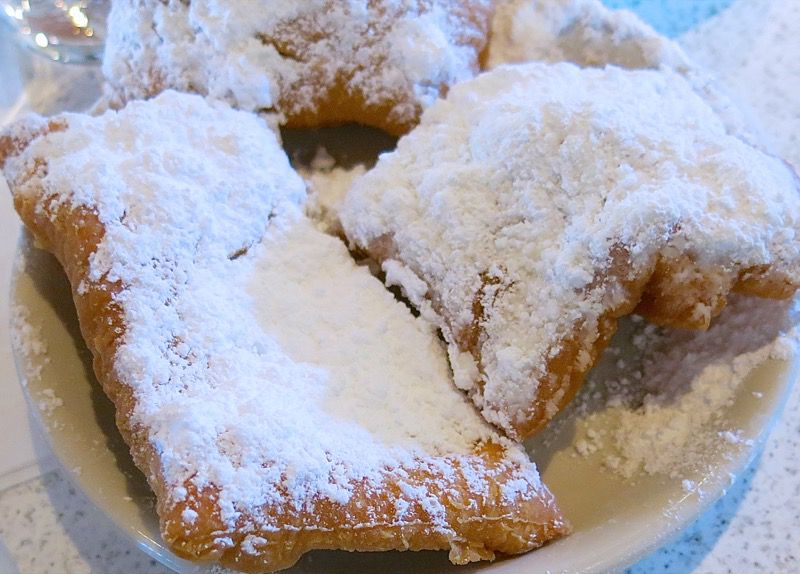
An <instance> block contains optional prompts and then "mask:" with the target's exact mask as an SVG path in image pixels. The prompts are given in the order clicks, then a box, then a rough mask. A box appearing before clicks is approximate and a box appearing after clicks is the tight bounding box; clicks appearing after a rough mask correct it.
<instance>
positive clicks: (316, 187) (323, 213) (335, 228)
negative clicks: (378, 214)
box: [298, 147, 367, 235]
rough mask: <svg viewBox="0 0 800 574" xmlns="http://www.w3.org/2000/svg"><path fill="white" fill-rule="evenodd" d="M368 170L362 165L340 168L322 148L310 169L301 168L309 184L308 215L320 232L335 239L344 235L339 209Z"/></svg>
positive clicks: (301, 173)
mask: <svg viewBox="0 0 800 574" xmlns="http://www.w3.org/2000/svg"><path fill="white" fill-rule="evenodd" d="M366 169H367V168H366V166H364V165H363V164H356V165H354V166H352V167H350V168H345V167H340V166H337V165H336V164H335V160H334V159H333V157H331V155H330V154H329V153H328V152H327V151H326V150H325V148H323V147H321V148H319V149H318V150H317V153H316V155H315V156H314V158H313V160H312V162H311V165H309V166H308V167H303V166H300V167H299V168H298V172H299V173H300V175H301V176H302V177H303V179H305V180H306V183H307V184H308V204H307V205H306V212H307V213H308V214H309V216H310V217H311V218H312V219H313V220H314V221H315V222H317V224H318V226H319V228H320V229H322V230H323V231H325V232H327V233H331V234H334V235H336V234H340V233H341V230H342V226H341V223H340V222H339V209H341V205H342V202H343V201H344V197H345V195H346V194H347V190H348V189H350V186H351V185H352V184H353V181H355V179H356V178H357V177H359V176H361V175H364V173H365V172H366Z"/></svg>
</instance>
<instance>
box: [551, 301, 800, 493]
mask: <svg viewBox="0 0 800 574" xmlns="http://www.w3.org/2000/svg"><path fill="white" fill-rule="evenodd" d="M799 319H800V305H799V304H798V302H797V301H769V300H761V299H755V298H748V297H741V296H737V297H734V298H733V299H732V300H731V303H730V305H729V306H728V308H727V309H726V310H725V311H724V312H723V313H722V315H721V316H720V317H719V318H718V319H717V320H716V321H715V322H714V323H713V324H712V327H711V329H709V330H708V331H707V332H698V331H683V330H673V329H660V328H657V327H655V326H653V325H649V324H646V323H644V322H643V321H642V320H641V319H638V318H636V317H632V318H630V319H628V320H626V321H625V322H624V323H623V326H622V328H621V330H620V331H621V332H620V334H619V335H618V336H617V337H616V338H615V340H614V342H613V343H612V345H611V346H610V347H609V348H608V349H607V350H606V355H605V357H604V360H603V362H602V363H601V365H599V368H598V369H596V370H595V371H593V372H592V373H590V375H589V377H588V379H587V383H586V387H585V388H584V390H583V391H582V392H581V394H580V395H579V396H578V398H577V399H576V401H575V404H574V405H572V406H571V407H570V409H571V411H572V413H573V415H569V414H568V413H565V414H567V416H566V417H565V419H562V420H560V421H556V423H555V425H556V427H555V433H556V434H557V433H558V430H557V429H558V428H559V427H560V425H562V424H564V422H563V421H564V420H566V419H569V418H570V417H571V416H575V417H577V418H578V419H579V420H580V421H582V427H583V428H584V429H585V430H584V431H583V432H582V433H581V436H580V437H579V439H578V440H577V441H576V443H575V449H576V452H577V453H578V454H580V455H582V456H588V455H591V454H594V453H596V452H599V451H601V452H602V455H601V456H602V462H603V464H604V465H605V466H606V467H607V468H609V469H611V470H613V471H614V472H616V473H618V474H620V475H622V476H624V477H626V478H631V477H633V476H635V475H636V473H637V472H639V471H644V472H646V473H648V474H663V475H667V476H670V477H672V478H681V477H683V476H686V475H687V474H688V473H691V472H698V471H699V472H703V473H706V472H707V471H708V470H710V468H709V465H712V466H713V465H715V464H716V460H717V456H718V453H719V452H720V449H721V447H722V444H723V443H727V444H728V445H743V446H748V440H747V439H743V438H742V436H741V430H740V429H736V428H732V427H730V426H729V425H730V424H731V423H730V421H729V420H728V418H727V417H728V409H729V408H730V407H731V405H732V404H733V403H734V400H744V399H742V398H740V397H742V393H741V387H742V384H743V383H744V381H745V380H746V379H747V377H748V375H750V374H751V373H752V372H753V371H754V369H756V368H757V367H758V366H759V365H761V364H763V363H764V361H766V360H767V359H781V360H788V359H790V358H791V357H793V356H796V354H797V352H798V320H799ZM758 398H759V397H758V395H757V394H756V395H752V396H751V400H758ZM723 450H724V449H723Z"/></svg>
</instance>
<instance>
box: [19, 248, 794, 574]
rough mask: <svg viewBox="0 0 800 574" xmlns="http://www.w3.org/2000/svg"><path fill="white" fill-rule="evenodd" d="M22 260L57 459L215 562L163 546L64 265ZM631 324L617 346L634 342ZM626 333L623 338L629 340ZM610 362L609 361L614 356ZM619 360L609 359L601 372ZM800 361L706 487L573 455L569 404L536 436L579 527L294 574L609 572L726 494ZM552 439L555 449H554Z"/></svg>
mask: <svg viewBox="0 0 800 574" xmlns="http://www.w3.org/2000/svg"><path fill="white" fill-rule="evenodd" d="M19 251H20V255H21V257H20V264H19V266H18V269H17V274H16V281H15V284H14V286H13V290H12V297H11V298H12V302H15V304H17V305H20V306H22V307H23V308H27V310H28V314H29V318H30V319H29V322H30V324H31V325H32V326H33V328H34V329H36V330H38V331H39V333H40V337H41V339H42V341H43V342H44V343H45V345H46V348H47V353H46V354H38V355H37V354H36V353H31V352H30V349H26V348H24V346H23V345H21V344H20V343H19V342H18V344H17V346H16V349H15V355H16V357H17V367H18V371H19V374H20V380H21V381H22V384H23V385H24V386H25V388H26V392H27V396H28V398H29V400H30V402H31V405H32V406H33V407H34V408H33V409H32V410H33V411H35V412H37V413H38V416H39V419H40V421H41V423H42V425H43V427H44V429H45V432H46V434H47V436H48V437H49V440H50V442H51V445H52V448H53V450H54V452H55V454H56V456H57V457H58V458H59V459H60V461H61V462H62V464H63V465H64V467H65V468H66V469H67V471H69V473H70V474H71V475H72V476H73V478H74V480H75V482H76V483H77V484H78V485H79V486H80V487H81V488H82V489H83V490H84V491H85V492H86V494H87V495H88V496H89V497H90V498H91V499H92V501H93V502H94V503H95V504H96V505H97V506H98V507H99V508H101V509H102V510H103V511H104V512H106V513H107V514H108V515H109V516H110V517H111V518H112V519H113V520H114V521H115V522H116V523H117V524H118V525H119V526H120V527H121V528H122V529H123V530H125V531H127V532H128V533H129V534H130V535H131V536H132V537H133V538H134V539H135V540H136V541H137V542H138V544H139V545H140V546H141V548H142V549H143V550H144V551H146V552H147V553H148V554H150V555H151V556H153V557H154V558H155V559H157V560H158V561H160V562H162V563H164V564H165V565H167V566H169V567H171V568H173V569H174V570H176V571H178V572H200V571H206V570H207V568H204V567H199V566H197V565H194V564H191V563H188V562H186V561H184V560H181V559H179V558H177V557H175V556H174V555H172V554H171V553H170V552H169V551H168V550H166V549H165V547H164V546H163V544H162V542H161V540H160V537H159V533H158V525H157V520H156V515H155V512H154V506H153V496H152V494H151V492H150V491H149V489H148V487H147V484H146V482H145V480H144V477H143V476H142V474H141V473H140V472H139V471H138V470H137V469H136V468H135V467H134V465H133V463H132V461H131V458H130V456H129V454H128V450H127V447H126V446H125V444H124V443H123V441H122V439H121V437H120V435H119V433H118V432H117V430H116V427H115V425H114V410H113V407H112V405H111V403H110V402H109V401H108V399H107V398H106V397H105V395H104V394H103V393H102V391H101V389H100V387H99V385H98V383H97V382H96V381H95V378H94V376H93V374H92V370H91V357H90V354H89V352H88V351H87V350H86V348H85V346H84V343H83V341H82V339H81V336H80V331H79V328H78V324H77V319H76V316H75V311H74V306H73V303H72V299H71V293H70V289H69V286H68V284H67V282H66V279H65V278H64V275H63V273H62V272H61V270H60V267H59V266H58V264H57V263H56V262H55V260H54V259H53V258H52V257H51V256H50V255H48V254H46V253H44V252H42V251H40V250H38V249H36V248H34V247H33V246H32V244H31V242H30V240H29V238H28V236H27V235H25V234H23V237H22V238H21V241H20V244H19ZM625 331H626V329H625V324H623V328H622V329H621V332H620V333H619V334H618V339H617V345H618V346H619V345H621V346H622V347H623V350H625V349H627V350H628V351H630V352H631V353H632V352H633V346H632V345H629V344H627V343H626V342H625V337H626V336H629V333H626V332H625ZM620 341H621V343H620ZM606 363H609V361H606ZM604 368H610V367H609V365H608V364H605V365H604V364H602V362H601V365H599V370H600V371H601V372H602V370H603V369H604ZM798 372H800V362H798V361H797V360H794V361H792V362H790V363H787V362H780V361H767V362H765V363H764V364H762V365H761V366H760V367H758V368H757V369H756V370H755V371H754V372H753V373H752V374H751V375H750V376H749V377H748V379H747V380H746V381H745V382H744V383H743V384H742V385H740V386H739V387H738V389H737V391H736V397H735V401H734V402H733V404H732V405H731V406H730V407H728V408H727V409H726V410H725V412H724V413H723V415H724V417H723V418H724V420H725V424H726V425H728V428H736V429H741V435H740V437H741V438H742V439H744V440H745V441H747V440H752V441H753V442H752V443H750V446H746V444H745V443H744V442H737V443H727V442H725V441H719V450H717V451H716V452H710V453H708V459H707V461H706V463H707V464H706V470H705V471H703V472H694V473H693V474H687V475H683V476H682V477H681V478H685V479H689V480H692V481H694V482H696V483H697V484H698V485H699V486H700V488H701V489H702V491H703V493H704V494H703V496H702V497H700V496H698V494H697V491H692V492H689V493H687V492H684V490H683V489H682V487H681V480H675V479H668V478H666V477H662V476H657V475H656V476H649V475H638V476H635V477H634V478H633V479H631V480H624V479H622V478H619V477H618V476H617V475H614V474H612V473H611V472H609V471H608V470H606V469H604V468H603V465H602V453H596V454H595V455H592V456H588V457H578V456H575V448H574V446H575V443H576V441H577V440H578V437H579V436H580V429H579V427H580V423H579V422H578V420H577V418H576V414H575V413H574V412H571V413H569V412H568V413H566V416H564V417H562V419H561V420H560V421H559V423H558V424H556V425H551V426H550V427H548V428H547V429H546V430H545V431H544V432H543V433H542V434H540V435H538V436H537V438H536V440H535V441H532V442H531V443H530V444H529V447H530V448H529V450H530V451H531V454H532V456H533V458H534V460H535V461H536V462H537V463H538V464H539V465H540V468H541V470H542V474H543V478H544V480H545V482H546V483H547V484H548V485H549V486H550V488H551V489H552V490H553V492H554V493H555V495H556V496H557V498H558V500H559V502H560V504H561V507H562V509H563V511H564V513H565V514H566V515H567V516H568V517H569V519H570V520H571V521H572V523H573V526H574V533H573V534H572V535H571V536H569V537H567V538H565V539H563V540H560V541H557V542H555V543H553V544H550V545H548V546H546V547H544V548H542V549H540V550H537V551H535V552H532V553H529V554H526V555H524V556H519V557H516V558H510V559H505V560H501V561H498V562H495V563H494V564H478V565H473V566H470V567H466V568H464V567H459V568H457V567H453V566H451V565H450V564H449V563H448V562H447V559H446V553H444V552H419V553H399V552H388V553H377V554H351V553H345V552H331V551H326V552H312V553H310V554H308V555H306V556H305V557H304V558H303V559H302V560H301V561H300V562H299V563H298V565H297V566H296V567H295V569H294V570H292V572H298V573H299V572H308V573H311V572H326V573H328V574H331V573H337V572H342V573H344V572H347V573H350V572H376V571H381V572H387V573H388V572H399V571H413V572H442V571H458V572H464V571H468V570H472V569H481V570H484V569H485V570H487V571H491V572H493V573H511V572H517V573H521V572H526V573H533V572H547V571H549V572H569V573H578V572H609V571H616V570H619V569H621V568H623V567H625V566H627V565H629V564H631V563H633V562H634V561H635V560H637V559H638V558H640V557H642V556H644V555H646V554H647V553H649V552H651V551H653V550H655V549H656V548H657V547H658V546H660V545H662V544H664V543H665V542H666V541H667V540H668V539H669V538H670V537H672V536H673V535H675V534H676V533H677V532H678V531H679V530H680V529H681V528H683V527H684V526H685V525H687V524H688V523H689V522H690V521H691V520H692V519H693V518H695V517H696V516H697V515H698V514H699V513H700V512H701V511H702V510H703V509H704V508H705V507H707V506H708V505H710V504H711V503H712V502H713V501H714V500H716V499H717V498H718V497H719V496H721V495H722V494H723V493H724V492H725V489H726V488H727V487H728V486H729V485H730V481H731V476H732V475H733V474H736V473H738V472H740V471H741V470H742V469H743V467H744V466H745V465H746V464H747V463H748V461H749V460H750V459H751V457H752V456H753V455H754V454H755V453H756V451H757V449H758V447H759V446H760V445H761V444H762V442H763V440H764V438H765V437H766V434H767V432H768V430H769V428H770V426H771V423H772V422H773V421H774V420H775V417H776V416H777V414H778V413H779V412H780V407H781V405H782V402H783V400H784V399H785V397H786V396H787V391H788V390H789V387H790V385H791V382H792V381H793V380H794V379H795V378H796V377H797V375H798ZM545 444H547V445H549V446H545Z"/></svg>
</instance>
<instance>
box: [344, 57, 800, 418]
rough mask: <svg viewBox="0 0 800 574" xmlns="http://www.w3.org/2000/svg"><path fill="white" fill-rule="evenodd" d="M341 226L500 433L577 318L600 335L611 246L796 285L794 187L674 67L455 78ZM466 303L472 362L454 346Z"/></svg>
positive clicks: (523, 70)
mask: <svg viewBox="0 0 800 574" xmlns="http://www.w3.org/2000/svg"><path fill="white" fill-rule="evenodd" d="M341 215H342V223H343V225H344V228H345V231H346V232H347V235H348V237H349V238H350V239H351V240H352V241H353V242H354V243H355V244H357V245H358V246H360V247H367V248H368V247H371V246H372V245H373V243H374V242H379V241H380V240H381V238H384V237H385V236H389V237H391V238H392V243H393V248H394V249H395V251H396V252H395V253H392V254H390V255H389V257H390V258H394V259H397V260H398V261H399V263H400V264H402V265H403V266H405V267H406V268H407V271H408V273H409V275H410V274H413V275H416V276H417V278H418V280H419V279H421V280H422V281H423V282H424V283H425V285H426V287H427V294H426V297H428V298H430V299H432V300H433V304H434V307H435V308H436V311H437V313H438V314H439V316H440V320H439V321H438V324H439V326H440V327H441V328H442V329H443V332H444V336H445V338H446V339H447V341H448V343H449V345H450V350H451V357H452V358H453V359H454V360H453V368H454V371H455V376H456V382H457V384H458V385H459V386H460V387H462V388H465V389H472V390H475V388H476V385H478V383H479V382H480V385H481V387H480V388H481V389H482V393H477V394H476V395H477V402H478V404H479V406H480V407H481V409H482V413H483V414H484V416H485V417H486V418H487V419H488V420H489V421H490V422H493V423H495V424H498V425H499V426H501V427H502V428H504V429H511V428H512V426H513V425H514V424H515V423H516V422H518V421H519V420H520V419H521V418H522V417H525V416H527V413H528V412H529V409H530V406H531V405H532V404H533V403H534V401H535V400H536V396H537V384H536V381H537V380H540V379H541V378H543V377H544V376H546V375H547V372H546V370H545V369H546V361H547V358H548V357H551V356H553V354H554V353H555V352H556V351H557V350H558V345H559V344H560V341H561V340H563V339H564V338H566V337H569V336H571V334H572V333H573V332H574V331H576V329H577V325H578V324H583V325H584V327H587V326H588V328H587V329H586V331H588V332H589V333H590V334H589V335H588V336H589V337H591V333H592V332H594V333H595V336H596V332H597V331H596V329H595V330H593V329H592V325H594V322H596V321H597V320H598V318H599V316H600V314H601V313H602V312H603V310H604V309H605V308H607V307H608V306H609V305H612V304H615V300H614V297H618V296H619V294H618V293H616V291H615V289H614V288H613V287H608V289H606V286H603V284H602V281H601V282H600V287H599V288H598V287H596V285H597V283H595V279H596V278H597V277H598V276H600V277H602V276H603V273H604V272H605V270H606V269H607V268H608V265H609V254H610V253H611V250H612V247H613V246H615V245H620V244H621V245H624V246H626V247H627V249H628V251H629V253H630V261H629V264H630V268H631V272H632V274H633V275H634V276H635V275H636V274H637V273H639V272H643V271H642V270H644V269H646V268H647V266H648V265H650V264H651V263H652V262H653V260H654V257H655V256H656V254H657V253H659V251H660V250H661V249H662V248H664V247H665V246H666V245H667V244H668V243H669V244H671V245H673V246H675V247H676V248H678V249H681V250H686V251H687V252H688V253H689V254H690V255H691V256H692V257H693V258H694V259H695V261H696V262H697V263H698V265H700V266H701V267H705V266H717V265H721V266H729V265H730V264H731V262H734V263H735V265H737V266H741V268H743V269H744V268H747V267H750V266H753V265H758V264H763V263H771V264H772V263H774V264H775V266H776V267H778V268H779V269H781V270H784V271H785V272H787V273H788V274H789V276H791V277H795V278H797V277H796V274H797V265H796V262H797V260H798V257H800V242H798V238H797V237H796V229H797V227H798V225H799V224H800V205H799V204H798V201H797V188H796V182H795V179H794V175H793V174H792V173H791V172H790V171H788V170H787V169H786V168H785V166H784V165H783V164H782V163H781V162H780V161H779V160H777V159H775V158H773V157H770V156H768V155H766V154H763V153H761V152H760V151H758V150H756V149H754V148H752V147H750V146H749V145H747V144H746V143H744V142H743V141H741V140H739V139H737V138H736V137H733V136H730V135H729V134H728V133H727V131H726V126H725V125H724V123H723V122H722V121H721V120H720V119H719V117H718V116H717V115H716V114H715V113H714V111H713V110H712V108H711V107H710V106H709V105H708V104H706V102H705V101H704V100H703V99H701V98H700V97H699V96H698V95H697V94H696V93H695V92H694V90H693V88H692V87H691V86H690V85H689V83H688V82H687V81H686V80H685V79H684V78H683V77H682V76H681V75H679V74H677V73H674V72H671V71H668V70H664V71H659V72H656V71H624V70H621V69H617V68H612V67H609V68H606V69H604V70H598V69H579V68H577V67H575V66H572V65H569V64H557V65H547V64H526V65H520V66H516V67H512V66H508V67H501V68H497V69H495V70H494V71H492V72H491V73H487V74H483V75H482V76H480V77H479V78H476V79H475V80H471V81H469V82H465V83H462V84H460V85H458V86H456V87H455V88H453V89H452V90H451V92H450V94H449V95H448V98H447V100H445V101H440V102H439V103H437V104H436V105H435V106H434V107H432V108H430V109H429V110H428V111H427V112H426V114H425V115H424V117H423V120H422V123H421V124H420V126H419V127H418V128H417V129H416V130H414V132H412V133H411V134H409V135H408V136H406V137H404V138H402V139H401V140H400V142H399V145H398V149H397V151H395V152H393V153H391V154H386V155H384V156H383V157H382V158H381V160H380V161H379V163H378V165H377V166H376V168H375V169H374V170H373V171H372V172H370V173H368V174H366V175H365V176H364V177H362V178H360V179H359V180H358V181H357V182H356V184H355V185H354V187H353V189H352V190H351V192H350V194H349V195H348V198H347V200H346V203H345V207H344V209H343V211H342V214H341ZM676 230H677V231H676ZM407 276H408V275H407ZM486 277H489V278H491V281H487V280H486ZM418 280H415V281H412V282H410V283H413V285H410V287H411V289H407V294H409V295H410V294H411V293H413V292H415V291H418V290H417V289H416V284H417V283H418V282H419V281H418ZM593 285H594V286H595V287H593ZM481 293H483V294H482V295H481ZM476 297H482V299H480V300H481V303H482V305H483V310H484V316H483V320H482V322H481V325H480V326H481V329H482V332H483V333H484V336H483V338H482V339H481V347H480V363H478V361H477V358H476V357H474V356H472V355H467V354H466V353H463V352H461V351H462V349H460V348H459V346H458V344H457V341H458V339H459V337H460V336H461V333H462V332H463V331H464V330H465V329H467V328H468V327H470V325H471V324H472V322H473V321H474V320H475V317H474V316H473V313H472V309H473V301H474V300H475V299H476ZM410 298H411V297H410ZM412 302H413V303H414V304H415V305H417V306H425V305H426V302H425V301H424V300H422V299H421V298H419V297H417V298H412ZM591 342H592V341H591V340H588V341H586V344H591ZM584 348H585V347H584ZM578 359H581V357H580V356H579V357H578ZM578 362H580V361H578ZM479 372H480V377H481V380H480V381H478V376H477V375H478V373H479ZM550 414H552V413H550Z"/></svg>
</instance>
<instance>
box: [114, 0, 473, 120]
mask: <svg viewBox="0 0 800 574" xmlns="http://www.w3.org/2000/svg"><path fill="white" fill-rule="evenodd" d="M463 4H464V3H461V2H451V1H440V0H437V1H434V2H425V3H419V2H411V1H408V0H387V1H382V2H366V1H363V0H349V1H347V2H331V1H326V0H311V1H302V2H300V1H296V0H288V1H281V2H269V3H265V2H263V1H253V0H250V1H241V0H240V1H237V2H220V1H218V0H193V1H191V2H181V1H177V0H172V1H169V2H161V1H158V0H148V1H146V2H144V6H142V3H141V2H133V1H130V0H127V1H124V2H115V3H114V6H113V9H112V11H111V14H110V16H109V38H108V41H107V47H106V53H105V58H104V64H103V69H104V72H105V74H106V76H107V77H108V78H109V80H110V82H111V84H112V86H113V87H114V88H115V89H116V90H118V91H120V92H121V93H122V94H123V95H124V97H125V98H126V99H131V98H136V97H142V96H145V95H150V94H152V93H153V92H157V91H159V90H160V89H162V88H163V87H173V88H176V89H181V90H188V91H196V92H199V93H202V94H208V95H210V96H212V97H215V98H221V99H225V100H227V101H228V102H230V103H231V104H232V105H234V106H236V107H239V108H242V109H246V110H251V111H259V110H277V111H279V112H282V113H286V114H294V115H296V114H299V113H305V112H309V111H313V110H315V109H316V108H317V107H318V106H319V105H320V103H321V102H327V104H326V105H328V106H330V105H331V103H330V101H329V98H328V91H329V90H331V89H332V88H333V87H334V86H337V85H340V87H338V88H336V90H337V94H338V95H337V96H335V97H334V98H333V99H332V101H333V102H334V105H335V104H336V103H337V102H338V101H339V100H338V99H337V98H339V99H342V98H343V97H344V96H343V95H344V94H349V95H352V94H361V98H362V100H363V104H365V105H366V106H373V107H375V108H376V109H379V110H381V111H379V112H378V113H382V114H384V115H385V114H387V113H388V120H389V121H391V122H395V123H401V124H408V123H410V122H412V121H413V120H414V119H415V118H416V117H417V115H418V113H419V106H423V107H427V106H428V105H430V104H431V103H432V102H433V101H434V100H435V99H436V98H437V97H438V96H439V93H440V89H441V87H442V86H449V85H451V84H453V83H455V82H457V81H460V80H463V79H465V78H469V77H471V76H472V75H473V74H474V72H475V69H476V67H477V49H476V46H480V45H481V44H482V40H483V36H484V33H485V31H483V30H482V29H481V25H480V24H479V22H480V20H481V18H480V17H478V18H477V19H476V20H475V21H473V20H472V17H471V16H469V10H471V9H475V10H476V11H477V12H478V13H481V12H485V11H486V10H488V4H489V3H488V2H487V1H486V0H477V1H475V2H472V3H471V4H472V8H470V7H465V6H463ZM337 113H339V114H341V115H342V116H344V115H346V113H347V112H346V111H345V110H339V111H337ZM368 117H369V115H368V114H364V118H363V119H364V120H366V119H368ZM342 119H344V120H348V119H349V120H350V121H357V120H358V119H359V118H358V117H352V118H346V117H343V118H342Z"/></svg>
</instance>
